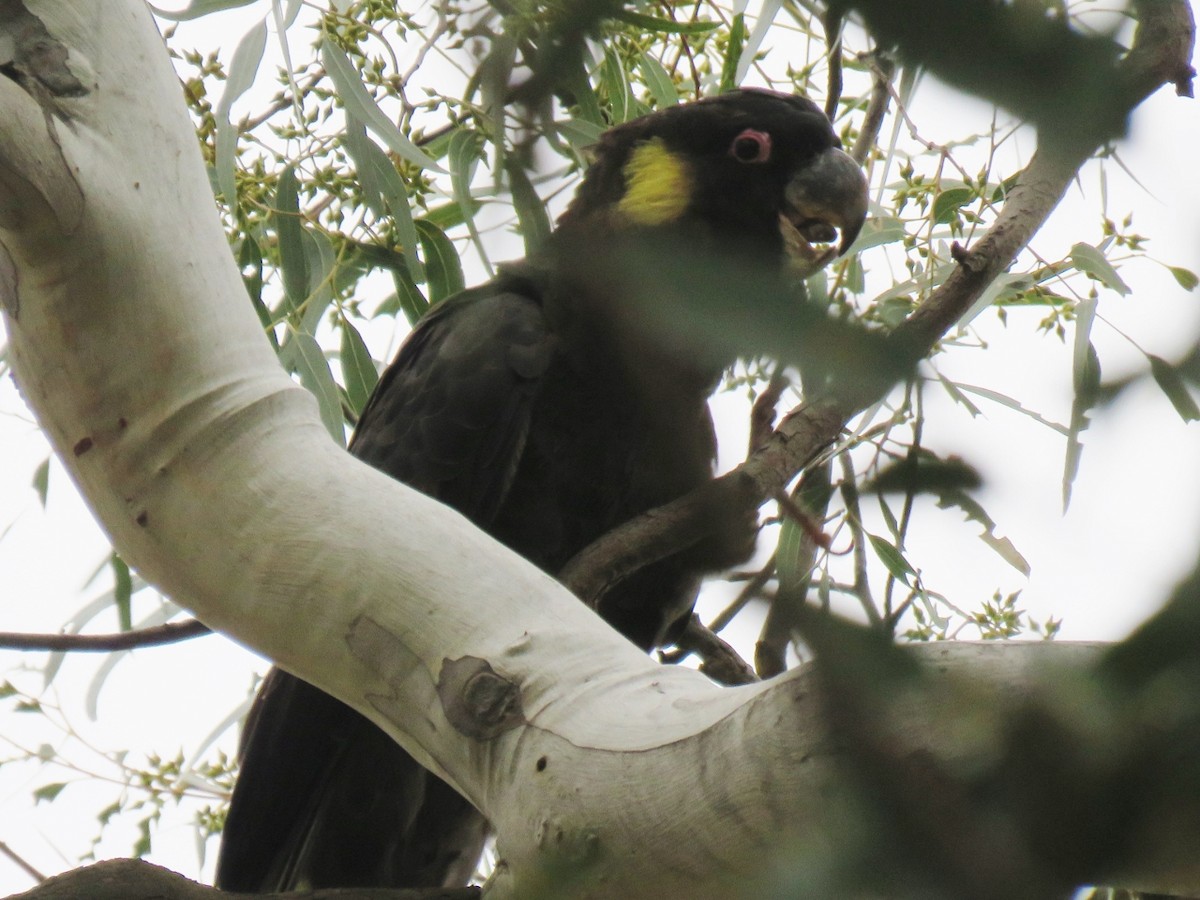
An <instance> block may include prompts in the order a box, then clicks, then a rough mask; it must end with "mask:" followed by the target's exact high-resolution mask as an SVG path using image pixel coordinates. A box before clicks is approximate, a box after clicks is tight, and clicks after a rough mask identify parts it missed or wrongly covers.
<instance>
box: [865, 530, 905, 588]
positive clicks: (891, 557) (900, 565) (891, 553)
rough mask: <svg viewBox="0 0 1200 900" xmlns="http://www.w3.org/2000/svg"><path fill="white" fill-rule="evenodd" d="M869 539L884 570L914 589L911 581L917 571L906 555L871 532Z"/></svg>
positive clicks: (886, 540) (889, 542)
mask: <svg viewBox="0 0 1200 900" xmlns="http://www.w3.org/2000/svg"><path fill="white" fill-rule="evenodd" d="M867 539H868V540H869V541H870V542H871V549H872V550H874V551H875V555H876V556H878V557H879V561H880V562H882V563H883V565H884V568H886V569H887V570H888V572H890V573H891V574H892V575H893V576H894V577H895V578H896V579H897V580H898V581H902V582H904V583H905V584H906V585H908V586H909V587H912V581H911V580H910V579H911V577H912V576H913V575H916V574H917V570H916V569H914V568H913V567H912V565H911V564H910V563H909V561H908V560H907V559H905V558H904V554H903V553H901V552H900V550H899V549H898V548H897V547H896V545H895V544H893V543H892V542H891V541H889V540H888V539H887V538H882V537H880V536H879V535H877V534H871V533H870V532H867Z"/></svg>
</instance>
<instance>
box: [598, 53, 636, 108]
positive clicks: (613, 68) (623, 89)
mask: <svg viewBox="0 0 1200 900" xmlns="http://www.w3.org/2000/svg"><path fill="white" fill-rule="evenodd" d="M600 83H601V84H602V85H603V86H604V93H605V95H606V96H607V97H608V104H609V108H610V109H611V110H612V124H614V125H621V124H623V123H625V122H628V121H629V120H630V119H631V118H632V117H633V110H634V100H633V95H632V94H631V93H630V92H629V77H628V76H627V75H626V73H625V64H624V62H623V61H622V60H621V57H620V56H618V55H617V51H616V50H614V49H613V47H612V46H608V47H605V48H604V62H603V63H601V64H600Z"/></svg>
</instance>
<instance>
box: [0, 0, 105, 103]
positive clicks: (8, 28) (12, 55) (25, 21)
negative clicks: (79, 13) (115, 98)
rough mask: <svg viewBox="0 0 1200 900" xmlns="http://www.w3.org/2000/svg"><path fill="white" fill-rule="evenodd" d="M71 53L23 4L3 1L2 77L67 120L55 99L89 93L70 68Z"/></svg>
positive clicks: (0, 0) (0, 4)
mask: <svg viewBox="0 0 1200 900" xmlns="http://www.w3.org/2000/svg"><path fill="white" fill-rule="evenodd" d="M69 53H70V51H69V50H68V49H67V47H66V46H65V45H64V44H63V43H62V42H61V41H58V40H56V39H55V38H54V36H53V35H51V34H50V32H49V31H48V30H46V26H45V25H43V24H42V20H41V19H39V18H38V17H37V16H35V15H34V14H33V13H31V12H30V11H29V10H27V9H26V8H25V4H24V3H22V2H21V0H0V74H3V75H5V76H7V77H8V78H11V79H12V80H13V81H15V82H16V83H17V84H19V85H20V86H21V87H22V88H23V89H24V90H25V92H26V93H28V94H29V95H30V96H31V97H33V99H35V100H37V102H38V103H39V104H41V105H42V106H43V107H44V108H47V109H51V110H53V111H54V113H55V114H56V115H59V116H61V117H63V118H64V119H65V118H67V116H66V114H65V112H64V111H63V109H62V107H61V106H60V105H59V104H58V103H56V102H55V100H54V98H56V97H82V96H84V95H85V94H87V93H88V89H87V88H86V87H84V86H83V83H82V82H81V81H80V80H79V79H78V78H76V77H75V76H74V74H72V72H71V70H70V68H69V67H68V66H67V56H68V55H69Z"/></svg>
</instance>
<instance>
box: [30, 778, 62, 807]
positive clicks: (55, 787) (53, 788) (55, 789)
mask: <svg viewBox="0 0 1200 900" xmlns="http://www.w3.org/2000/svg"><path fill="white" fill-rule="evenodd" d="M66 786H67V782H65V781H59V782H56V783H55V784H43V785H42V786H41V787H40V788H38V789H37V790H36V791H34V792H33V802H34V804H38V803H42V802H43V801H44V802H46V803H52V802H53V801H54V798H55V797H57V796H58V795H59V794H61V793H62V789H63V788H65V787H66Z"/></svg>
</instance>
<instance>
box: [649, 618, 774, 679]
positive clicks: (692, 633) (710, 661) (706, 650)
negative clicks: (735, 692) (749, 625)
mask: <svg viewBox="0 0 1200 900" xmlns="http://www.w3.org/2000/svg"><path fill="white" fill-rule="evenodd" d="M675 646H676V647H677V648H678V649H677V651H676V652H674V653H672V654H671V660H672V661H674V662H678V661H680V660H682V659H685V658H686V657H688V656H690V655H691V654H693V653H695V654H696V655H697V656H699V657H700V659H701V660H702V662H701V663H700V671H701V672H703V673H704V674H705V675H707V676H708V677H709V678H711V679H712V680H713V681H715V682H717V683H718V684H724V685H735V684H750V683H751V682H753V681H758V676H756V675H755V674H754V670H753V669H752V668H750V666H749V664H748V663H747V662H746V661H745V660H744V659H742V658H741V656H739V655H738V652H737V651H736V650H734V649H733V647H731V646H729V644H727V643H725V641H723V640H721V638H720V637H718V636H717V635H716V634H715V633H714V632H712V631H709V629H708V628H706V627H705V626H704V623H703V622H701V621H700V617H699V616H697V615H695V614H693V615H692V617H691V619H689V620H688V623H687V625H686V626H685V627H684V629H683V634H681V635H680V636H679V639H678V640H676V641H675ZM663 661H664V662H666V661H667V655H666V654H664V656H663Z"/></svg>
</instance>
